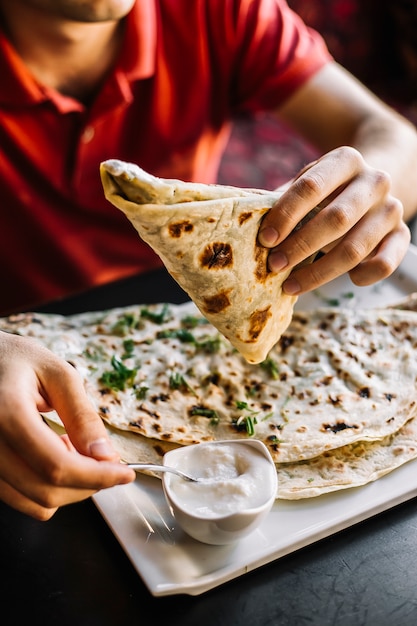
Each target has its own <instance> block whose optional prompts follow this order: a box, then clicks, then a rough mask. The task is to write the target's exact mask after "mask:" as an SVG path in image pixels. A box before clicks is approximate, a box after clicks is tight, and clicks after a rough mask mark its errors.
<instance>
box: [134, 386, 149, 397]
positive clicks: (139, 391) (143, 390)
mask: <svg viewBox="0 0 417 626" xmlns="http://www.w3.org/2000/svg"><path fill="white" fill-rule="evenodd" d="M148 391H149V387H145V385H141V386H140V387H138V388H136V389H135V396H136V397H137V399H138V400H144V399H145V398H146V394H147V393H148Z"/></svg>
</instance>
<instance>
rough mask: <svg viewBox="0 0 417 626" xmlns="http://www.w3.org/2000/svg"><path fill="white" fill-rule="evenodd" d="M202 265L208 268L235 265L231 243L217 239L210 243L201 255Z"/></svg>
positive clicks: (216, 268)
mask: <svg viewBox="0 0 417 626" xmlns="http://www.w3.org/2000/svg"><path fill="white" fill-rule="evenodd" d="M200 265H201V267H203V268H206V269H210V270H211V269H215V270H218V269H224V268H225V267H227V268H231V267H233V250H232V246H231V245H230V244H229V243H222V242H221V241H216V242H213V243H209V244H208V245H207V246H206V247H205V248H204V250H203V252H202V254H201V256H200Z"/></svg>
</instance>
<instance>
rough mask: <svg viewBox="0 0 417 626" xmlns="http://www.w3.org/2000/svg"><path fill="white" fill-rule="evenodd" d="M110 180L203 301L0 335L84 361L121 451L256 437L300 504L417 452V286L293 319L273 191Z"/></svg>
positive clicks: (43, 323)
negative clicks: (270, 215)
mask: <svg viewBox="0 0 417 626" xmlns="http://www.w3.org/2000/svg"><path fill="white" fill-rule="evenodd" d="M101 175H102V180H103V186H104V190H105V194H106V196H107V198H108V199H109V200H110V201H111V202H113V203H114V204H115V205H116V206H117V207H118V208H120V209H121V210H122V211H124V212H125V213H126V215H127V216H128V218H129V219H130V220H131V221H132V223H133V224H134V225H135V227H136V228H137V230H138V232H139V234H140V236H141V237H142V238H143V239H144V240H145V241H146V242H148V243H149V244H150V245H151V246H152V247H153V249H154V250H155V251H156V252H157V253H158V254H159V255H160V256H161V258H162V259H163V261H164V263H165V264H166V266H167V268H168V270H169V271H170V273H171V274H172V275H173V276H174V278H176V279H177V280H178V282H179V284H180V285H181V286H182V287H183V288H184V289H185V290H186V291H187V292H188V294H189V295H190V298H191V300H192V301H190V302H188V303H186V304H183V305H173V304H164V303H161V304H159V305H149V306H145V305H137V306H132V307H127V308H120V309H113V310H110V311H103V312H94V313H92V312H90V313H83V314H78V315H72V316H67V317H64V316H60V315H47V314H37V313H25V314H21V315H15V316H10V317H8V318H3V319H2V320H0V329H3V330H6V331H9V332H14V333H18V334H21V335H25V336H31V337H34V338H36V339H37V340H38V341H40V342H41V343H42V344H43V345H45V346H46V347H48V348H49V349H51V350H52V351H53V352H55V353H56V354H58V355H60V356H62V357H63V358H65V359H66V360H68V361H69V362H71V363H72V364H73V365H74V367H75V368H76V369H77V370H78V371H79V373H80V375H81V376H82V378H83V381H84V384H85V387H86V390H87V393H88V395H89V397H90V399H91V401H92V402H93V404H94V406H95V408H96V410H97V411H98V413H99V414H100V415H101V417H102V419H103V420H104V423H105V424H106V426H107V429H108V431H109V434H110V436H111V438H112V440H113V442H114V445H115V447H116V449H118V451H119V453H120V455H121V457H122V458H123V459H124V460H127V461H130V462H139V461H143V462H150V463H152V462H156V463H159V462H160V461H161V458H162V456H163V454H164V453H165V452H167V451H168V450H170V449H172V448H174V447H177V446H185V445H189V444H193V443H200V442H203V441H211V440H221V439H233V438H237V439H239V438H248V437H255V438H257V439H259V440H261V441H263V442H264V443H265V445H266V446H267V447H268V449H269V451H270V452H271V455H272V457H273V459H274V461H275V463H276V467H277V472H278V478H279V480H278V484H279V486H278V498H282V499H300V498H310V497H313V496H319V495H321V494H324V493H328V492H331V491H337V490H342V489H347V488H351V487H359V486H361V485H365V484H367V483H369V482H371V481H374V480H376V479H378V478H379V477H381V476H383V475H384V474H386V473H388V472H390V471H392V470H394V469H395V468H397V467H399V466H400V465H403V464H404V463H406V462H407V461H410V460H411V459H414V458H416V457H417V421H416V420H417V418H416V412H417V390H416V381H417V359H416V349H417V311H416V309H417V307H416V301H417V296H416V295H412V296H411V297H410V298H408V299H407V300H405V301H403V302H401V303H400V304H399V305H398V307H397V308H394V307H393V308H386V309H384V308H375V309H361V310H353V309H343V308H338V307H328V308H320V309H317V310H314V311H306V312H299V311H296V312H294V304H295V300H296V298H294V297H289V296H286V295H285V294H283V293H282V290H281V285H282V282H283V281H284V280H285V278H286V276H287V272H281V273H278V274H273V273H271V272H269V271H268V269H267V250H265V249H263V248H262V247H261V246H259V245H258V243H257V241H256V239H257V233H258V229H259V224H260V221H261V219H262V217H263V215H265V213H266V211H268V210H269V208H270V207H271V206H273V204H274V203H275V202H276V200H277V198H278V195H277V194H272V193H268V192H264V191H258V190H244V189H236V188H233V187H223V186H220V185H198V184H189V183H183V182H181V181H168V180H163V179H157V178H155V177H153V176H150V175H149V174H147V173H146V172H144V171H143V170H141V169H140V168H138V167H137V166H135V165H132V164H126V163H123V162H120V161H114V160H113V161H107V162H105V163H103V164H102V166H101ZM308 218H309V219H314V211H313V212H312V214H311V215H309V216H308ZM46 417H47V419H48V421H49V422H50V423H51V424H54V425H56V424H58V425H59V424H60V423H59V418H58V416H56V415H55V414H54V413H50V414H48V415H47V416H46ZM61 426H62V425H61Z"/></svg>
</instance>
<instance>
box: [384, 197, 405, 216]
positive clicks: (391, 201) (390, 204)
mask: <svg viewBox="0 0 417 626" xmlns="http://www.w3.org/2000/svg"><path fill="white" fill-rule="evenodd" d="M386 211H387V213H388V215H389V216H390V217H391V219H393V220H395V221H401V220H402V219H403V216H404V206H403V204H402V202H401V201H400V200H399V199H398V198H395V197H394V196H390V197H389V198H388V200H387V202H386Z"/></svg>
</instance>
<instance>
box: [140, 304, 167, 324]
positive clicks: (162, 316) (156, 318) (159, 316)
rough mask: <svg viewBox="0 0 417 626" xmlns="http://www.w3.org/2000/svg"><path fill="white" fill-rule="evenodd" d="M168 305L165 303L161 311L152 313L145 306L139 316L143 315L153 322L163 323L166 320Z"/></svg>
mask: <svg viewBox="0 0 417 626" xmlns="http://www.w3.org/2000/svg"><path fill="white" fill-rule="evenodd" d="M168 313H169V305H168V304H167V303H165V304H164V305H163V307H162V311H160V312H159V313H154V312H153V311H150V310H149V309H147V308H143V309H141V312H140V316H141V317H144V318H146V319H148V320H150V321H151V322H154V323H155V324H163V323H164V322H167V321H168Z"/></svg>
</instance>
